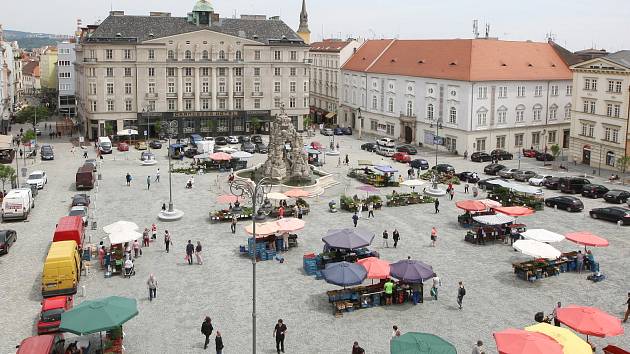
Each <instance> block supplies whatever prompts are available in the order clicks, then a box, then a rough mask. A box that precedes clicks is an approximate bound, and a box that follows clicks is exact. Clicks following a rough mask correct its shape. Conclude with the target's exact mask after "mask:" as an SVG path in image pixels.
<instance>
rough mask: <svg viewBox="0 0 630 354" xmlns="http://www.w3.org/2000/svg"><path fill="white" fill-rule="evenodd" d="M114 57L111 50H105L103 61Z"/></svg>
mask: <svg viewBox="0 0 630 354" xmlns="http://www.w3.org/2000/svg"><path fill="white" fill-rule="evenodd" d="M113 57H114V51H113V50H111V49H105V59H108V60H111V59H112V58H113Z"/></svg>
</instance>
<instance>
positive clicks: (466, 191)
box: [464, 182, 470, 194]
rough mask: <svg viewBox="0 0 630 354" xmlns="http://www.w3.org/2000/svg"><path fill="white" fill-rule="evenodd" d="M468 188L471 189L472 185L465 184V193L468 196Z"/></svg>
mask: <svg viewBox="0 0 630 354" xmlns="http://www.w3.org/2000/svg"><path fill="white" fill-rule="evenodd" d="M468 187H470V185H469V184H468V182H466V184H464V193H466V194H468Z"/></svg>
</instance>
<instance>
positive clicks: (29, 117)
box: [16, 106, 50, 126]
mask: <svg viewBox="0 0 630 354" xmlns="http://www.w3.org/2000/svg"><path fill="white" fill-rule="evenodd" d="M49 116H50V111H49V110H48V108H46V107H44V106H37V107H36V106H28V107H25V108H23V109H21V110H20V111H19V112H18V113H17V116H16V121H17V122H18V123H21V124H24V123H29V124H32V125H33V126H34V125H35V118H37V121H38V122H41V121H44V120H46V119H47V118H48V117H49Z"/></svg>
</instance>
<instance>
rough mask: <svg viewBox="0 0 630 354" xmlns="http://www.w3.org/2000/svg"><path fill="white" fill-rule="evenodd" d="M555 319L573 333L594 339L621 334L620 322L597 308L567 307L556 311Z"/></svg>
mask: <svg viewBox="0 0 630 354" xmlns="http://www.w3.org/2000/svg"><path fill="white" fill-rule="evenodd" d="M556 318H557V319H558V321H560V322H562V323H564V324H565V325H567V326H568V327H571V328H573V329H574V330H575V331H577V332H579V333H582V334H586V335H587V336H589V335H590V336H596V337H613V336H618V335H622V334H623V327H622V326H621V320H619V319H618V318H617V317H614V316H612V315H610V314H608V313H606V312H604V311H602V310H600V309H598V308H595V307H588V306H576V305H569V306H566V307H559V308H557V309H556Z"/></svg>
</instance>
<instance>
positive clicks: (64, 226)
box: [53, 215, 85, 248]
mask: <svg viewBox="0 0 630 354" xmlns="http://www.w3.org/2000/svg"><path fill="white" fill-rule="evenodd" d="M84 237H85V226H84V225H83V219H82V218H81V217H80V216H78V215H77V216H64V217H62V218H61V219H59V223H57V227H56V228H55V234H54V236H53V242H58V241H71V240H72V241H74V242H76V243H77V245H78V246H79V248H83V239H84Z"/></svg>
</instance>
